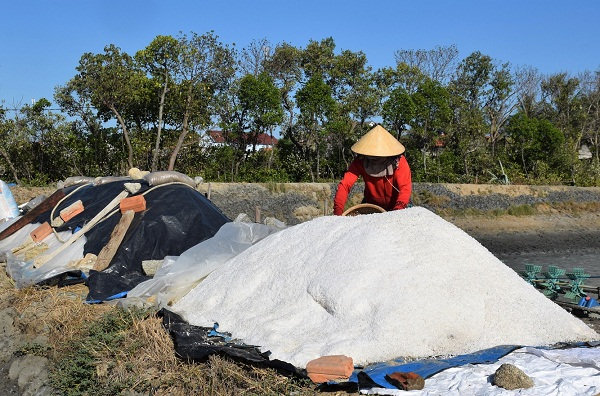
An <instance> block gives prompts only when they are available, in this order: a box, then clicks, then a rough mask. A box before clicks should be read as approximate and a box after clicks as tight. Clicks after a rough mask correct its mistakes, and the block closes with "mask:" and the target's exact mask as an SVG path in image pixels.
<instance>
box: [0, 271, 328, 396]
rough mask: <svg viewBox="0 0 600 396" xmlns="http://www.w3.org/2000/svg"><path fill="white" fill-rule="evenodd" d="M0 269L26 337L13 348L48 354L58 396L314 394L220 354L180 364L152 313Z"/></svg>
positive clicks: (6, 302) (6, 301) (6, 298)
mask: <svg viewBox="0 0 600 396" xmlns="http://www.w3.org/2000/svg"><path fill="white" fill-rule="evenodd" d="M1 270H2V271H0V272H1V275H0V298H1V299H2V300H1V303H0V305H1V307H4V308H5V307H12V308H13V309H14V310H15V311H16V315H15V319H14V324H15V327H16V328H17V329H18V330H19V332H20V333H22V334H23V335H25V337H26V339H27V340H29V342H28V343H26V344H25V345H23V346H22V347H21V349H20V351H19V353H21V354H35V355H41V356H46V357H48V358H49V359H50V362H51V364H50V378H51V385H52V386H54V387H55V388H56V389H57V390H58V391H59V392H60V394H65V395H95V396H96V395H100V396H102V395H107V396H108V395H114V394H119V393H120V392H122V391H127V390H131V391H135V392H142V393H145V394H153V395H156V396H158V395H182V396H183V395H289V394H294V395H300V396H301V395H314V394H316V393H317V392H316V390H315V385H314V384H312V383H310V382H307V381H300V380H297V379H291V378H288V377H285V376H282V375H280V374H278V373H277V372H275V371H274V370H271V369H264V368H258V367H251V366H248V365H244V364H241V363H235V362H232V361H230V360H228V359H226V358H222V357H218V356H212V357H211V358H210V359H209V360H208V361H207V362H203V363H196V362H187V361H184V360H182V359H179V358H178V357H177V356H176V355H175V348H174V345H173V341H172V339H171V337H170V336H169V334H168V333H167V331H166V330H165V328H164V327H163V325H162V320H161V319H160V318H158V317H157V316H156V315H155V314H154V313H153V312H143V311H135V310H133V311H125V310H122V309H120V308H117V307H115V306H113V305H109V304H85V303H84V298H85V296H86V295H87V287H86V286H84V285H74V286H68V287H65V288H57V287H28V288H25V289H23V290H16V289H14V285H13V283H12V282H11V281H10V278H9V277H8V276H7V275H6V274H5V271H4V268H1ZM40 336H41V337H40ZM43 340H45V341H43Z"/></svg>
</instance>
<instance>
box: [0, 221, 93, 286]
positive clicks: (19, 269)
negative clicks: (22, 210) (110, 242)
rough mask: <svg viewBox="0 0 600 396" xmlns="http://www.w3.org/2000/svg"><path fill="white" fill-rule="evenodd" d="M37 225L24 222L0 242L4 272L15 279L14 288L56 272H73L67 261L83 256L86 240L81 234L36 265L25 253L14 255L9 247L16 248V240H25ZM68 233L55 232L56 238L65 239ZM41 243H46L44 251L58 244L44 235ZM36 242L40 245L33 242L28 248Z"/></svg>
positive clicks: (51, 250) (50, 249)
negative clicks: (57, 253)
mask: <svg viewBox="0 0 600 396" xmlns="http://www.w3.org/2000/svg"><path fill="white" fill-rule="evenodd" d="M39 225H40V224H39V223H35V224H28V225H26V226H25V227H23V228H21V229H20V230H18V231H17V232H15V233H14V234H13V235H11V236H9V237H8V238H6V239H4V240H2V241H0V252H3V254H4V255H5V257H6V272H7V273H8V275H10V277H11V278H12V279H13V280H14V281H15V287H16V288H18V289H22V288H25V287H27V286H31V285H35V284H38V283H40V282H42V281H44V280H46V279H49V278H52V277H55V276H57V275H61V274H64V273H67V272H71V271H77V269H76V268H72V267H69V265H68V263H69V262H71V261H75V260H78V259H81V258H82V257H83V249H84V245H85V243H86V238H85V236H82V237H81V238H79V239H78V240H77V241H75V242H74V243H73V244H71V245H70V246H69V247H68V248H66V249H64V250H63V251H62V252H61V254H60V255H57V256H55V257H54V258H52V259H50V260H48V261H47V262H46V263H44V264H43V265H41V266H39V267H37V268H36V267H35V265H34V263H35V260H34V259H30V260H28V259H27V258H26V257H27V254H24V255H23V254H21V255H14V254H13V253H12V250H11V248H13V249H14V248H15V247H18V246H17V245H16V243H17V241H24V240H27V238H28V236H29V234H30V233H31V232H32V231H33V230H35V229H36V228H37V227H38V226H39ZM70 235H71V232H70V231H61V232H59V233H58V237H59V238H62V239H67V238H68V237H69V236H70ZM44 243H45V245H46V246H47V250H46V251H45V252H44V254H51V253H52V252H53V251H54V250H56V249H58V248H60V247H61V245H62V244H61V243H60V242H59V241H58V239H57V238H46V239H45V240H44ZM36 245H37V246H40V244H35V243H33V244H32V245H31V246H30V248H31V249H35V247H36ZM25 249H27V248H25Z"/></svg>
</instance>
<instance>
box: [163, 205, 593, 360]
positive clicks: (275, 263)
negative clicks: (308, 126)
mask: <svg viewBox="0 0 600 396" xmlns="http://www.w3.org/2000/svg"><path fill="white" fill-rule="evenodd" d="M172 310H173V311H175V312H177V313H179V314H180V315H181V316H182V317H183V318H184V319H185V320H187V321H188V322H189V323H190V324H193V325H197V326H211V325H212V324H213V323H215V322H218V323H219V326H220V327H219V328H220V329H221V330H222V331H224V332H228V333H231V334H232V337H234V338H237V339H240V340H243V341H244V342H246V343H248V344H251V345H257V346H260V347H261V348H262V350H263V351H266V350H270V351H271V353H272V355H271V357H272V358H274V359H280V360H283V361H286V362H290V363H292V364H294V365H295V366H297V367H305V365H306V363H307V362H308V361H310V360H312V359H315V358H318V357H320V356H325V355H346V356H350V357H352V358H353V359H354V362H355V363H356V364H358V365H364V364H368V363H374V362H381V361H386V360H389V359H393V358H397V357H401V356H404V357H430V356H440V355H458V354H464V353H470V352H474V351H478V350H482V349H486V348H490V347H494V346H497V345H534V346H537V345H549V344H553V343H555V342H560V341H565V342H566V341H587V340H593V339H597V338H598V334H597V333H596V332H595V331H593V330H592V329H590V328H589V327H588V326H587V325H585V324H584V323H583V322H582V321H581V320H579V319H577V318H575V317H573V316H572V315H570V314H569V313H568V312H566V311H565V310H564V309H562V308H561V307H559V306H558V305H556V304H555V303H554V302H552V301H550V300H548V299H547V298H546V297H545V296H544V295H543V294H542V293H540V292H539V291H538V290H536V289H535V288H534V287H533V286H531V285H529V284H528V283H527V282H525V281H524V280H523V279H522V278H521V277H520V276H519V275H518V274H517V273H516V272H514V271H513V270H512V269H511V268H509V267H507V266H506V265H504V264H503V263H502V262H501V261H500V260H499V259H497V258H496V257H495V256H494V255H493V254H491V253H490V252H489V251H488V250H487V249H486V248H485V247H483V246H482V245H481V244H480V243H478V242H477V241H476V240H475V239H473V238H472V237H470V236H469V235H468V234H466V233H465V232H463V231H462V230H460V229H459V228H457V227H456V226H454V225H452V224H451V223H449V222H447V221H445V220H443V219H442V218H441V217H439V216H437V215H435V214H434V213H432V212H430V211H428V210H426V209H424V208H418V207H415V208H409V209H405V210H401V211H393V212H387V213H381V214H370V215H363V216H356V217H337V216H327V217H321V218H317V219H314V220H311V221H309V222H306V223H302V224H300V225H297V226H293V227H289V228H287V229H285V230H282V231H280V232H278V233H275V234H273V235H271V236H269V237H267V238H265V239H264V240H262V241H260V242H259V243H257V244H255V245H253V246H252V247H250V248H248V249H247V250H245V251H244V252H242V253H241V254H239V255H238V256H236V257H234V258H233V259H231V260H230V261H228V262H227V263H226V264H225V265H223V266H222V267H220V268H219V269H217V270H216V271H215V272H213V273H211V274H210V275H209V276H208V277H207V278H206V279H205V280H204V281H203V282H202V283H200V284H199V285H198V286H197V287H196V288H194V289H193V290H192V291H190V293H188V294H187V295H186V296H185V297H183V298H182V299H181V300H180V301H179V302H178V303H176V304H174V305H173V307H172Z"/></svg>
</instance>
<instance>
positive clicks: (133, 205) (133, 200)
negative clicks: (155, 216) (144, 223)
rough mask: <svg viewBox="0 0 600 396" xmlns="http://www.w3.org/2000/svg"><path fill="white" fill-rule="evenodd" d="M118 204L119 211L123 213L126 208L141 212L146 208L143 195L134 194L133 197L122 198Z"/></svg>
mask: <svg viewBox="0 0 600 396" xmlns="http://www.w3.org/2000/svg"><path fill="white" fill-rule="evenodd" d="M119 206H120V207H121V213H125V212H127V211H128V210H133V211H134V212H143V211H144V210H146V198H144V196H143V195H134V196H133V197H128V198H124V199H122V200H121V203H120V205H119Z"/></svg>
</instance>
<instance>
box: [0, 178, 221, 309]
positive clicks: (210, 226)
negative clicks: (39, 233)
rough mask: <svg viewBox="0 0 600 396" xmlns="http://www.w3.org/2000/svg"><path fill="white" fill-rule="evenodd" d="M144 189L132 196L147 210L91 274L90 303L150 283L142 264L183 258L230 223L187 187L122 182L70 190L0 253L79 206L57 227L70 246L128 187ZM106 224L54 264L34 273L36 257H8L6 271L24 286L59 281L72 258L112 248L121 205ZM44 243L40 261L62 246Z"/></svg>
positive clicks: (49, 240) (0, 243)
mask: <svg viewBox="0 0 600 396" xmlns="http://www.w3.org/2000/svg"><path fill="white" fill-rule="evenodd" d="M133 182H135V183H139V185H140V187H141V188H140V190H139V191H136V192H135V193H134V194H130V196H132V195H143V197H144V200H145V205H146V209H145V210H142V211H138V212H136V213H135V215H134V217H133V220H132V222H131V225H130V226H129V228H128V229H127V231H126V233H125V235H124V237H123V240H122V242H121V243H120V245H119V247H118V249H117V250H116V252H115V254H114V256H113V257H112V259H111V261H110V264H109V266H108V268H106V269H105V270H103V271H93V270H92V271H90V273H89V278H88V282H89V295H88V300H105V299H107V298H109V297H111V296H114V295H116V294H118V293H123V292H127V291H129V290H131V289H132V288H133V287H134V286H135V285H137V284H138V283H140V282H142V281H144V280H146V279H149V277H148V276H146V275H145V274H144V271H143V268H142V262H143V261H146V260H162V259H164V258H165V257H166V256H178V255H179V254H181V253H182V252H184V251H186V250H187V249H189V248H190V247H192V246H194V245H196V244H198V243H200V242H202V241H204V240H206V239H209V238H211V237H212V236H213V235H215V234H216V233H217V231H218V230H219V228H220V227H221V226H222V225H223V224H225V223H227V222H229V221H231V220H230V219H228V218H227V217H226V216H225V215H224V214H223V213H222V212H221V211H220V210H219V209H218V208H217V207H216V206H215V205H214V204H213V203H212V202H210V201H209V200H208V199H206V198H205V197H204V196H203V195H202V194H201V193H199V192H198V191H196V190H195V189H193V188H191V187H190V186H189V185H186V184H183V183H168V184H164V185H158V186H153V187H151V186H150V185H149V184H148V182H146V181H145V180H134V181H132V180H118V181H113V182H109V183H105V184H98V185H94V184H91V183H90V184H87V185H83V186H75V187H69V188H65V189H64V191H65V196H66V198H65V199H64V200H63V201H62V202H60V204H59V205H58V206H55V207H53V210H46V211H44V212H43V213H41V214H39V215H38V216H37V217H36V218H35V219H34V220H33V221H32V223H31V224H29V225H27V226H25V227H23V228H22V229H20V230H19V231H18V232H16V233H15V234H13V235H11V236H9V237H8V238H6V239H4V240H2V241H0V250H3V251H11V250H12V249H14V247H16V246H19V245H20V244H22V243H23V241H24V240H25V239H26V238H28V237H29V235H30V233H31V232H32V230H34V229H36V228H37V227H38V226H39V225H40V224H42V223H44V222H49V223H51V219H50V217H51V214H52V213H53V218H54V219H56V218H57V217H58V214H59V213H60V212H61V210H62V209H64V208H67V207H69V206H70V205H72V204H73V203H75V202H76V201H78V200H80V201H81V202H82V204H83V207H84V210H83V212H81V213H80V214H78V215H76V216H75V217H73V218H72V219H70V220H68V221H67V222H65V223H64V224H63V225H60V226H58V227H56V229H55V230H56V231H57V233H58V234H59V237H60V238H62V239H63V240H68V239H69V238H70V237H71V234H72V233H74V232H77V230H78V229H80V228H82V227H85V226H86V224H88V223H89V222H90V221H91V220H92V219H93V218H94V217H96V215H98V213H100V212H101V211H102V210H104V209H105V208H106V206H107V205H108V204H109V203H110V202H111V201H112V200H113V199H115V197H117V196H118V195H119V193H121V192H123V191H125V188H124V187H125V183H133ZM112 209H114V210H113V211H112V212H111V213H112V214H110V215H108V216H106V217H105V218H104V219H103V220H102V221H100V222H98V223H97V224H96V225H94V226H93V227H92V228H91V229H89V230H88V231H87V232H85V235H84V236H83V237H81V238H80V240H78V241H77V242H75V243H73V244H72V245H70V246H69V248H68V249H64V250H63V251H61V253H60V254H57V255H56V256H55V257H54V258H53V259H52V260H50V261H48V262H46V263H44V264H43V265H41V266H39V267H37V268H35V267H34V263H35V259H36V257H28V256H26V255H25V256H16V257H13V256H12V255H10V254H9V256H10V259H9V260H8V265H7V269H8V272H9V273H10V274H11V276H13V278H15V279H16V280H17V284H18V285H20V286H26V285H27V284H31V283H40V282H41V281H43V280H45V279H47V278H51V277H56V276H57V275H58V274H61V273H67V272H68V271H72V270H74V269H76V268H72V267H71V266H70V264H69V262H70V261H71V260H72V259H73V258H80V259H81V258H83V257H84V256H86V255H87V254H93V255H98V254H99V253H100V251H101V250H102V249H103V248H104V247H105V246H106V245H107V244H108V242H109V240H110V239H111V234H112V233H113V230H114V228H115V226H116V225H117V223H119V220H120V219H121V216H122V214H121V212H120V211H119V205H118V204H117V206H116V207H115V208H112ZM42 242H43V243H45V244H47V245H48V246H49V247H50V248H49V250H48V251H45V252H43V253H41V255H42V256H43V255H48V254H51V252H52V250H53V249H58V248H60V246H61V243H60V242H58V241H57V238H56V237H55V235H54V234H50V235H49V236H47V237H46V238H44V240H43V241H42Z"/></svg>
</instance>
